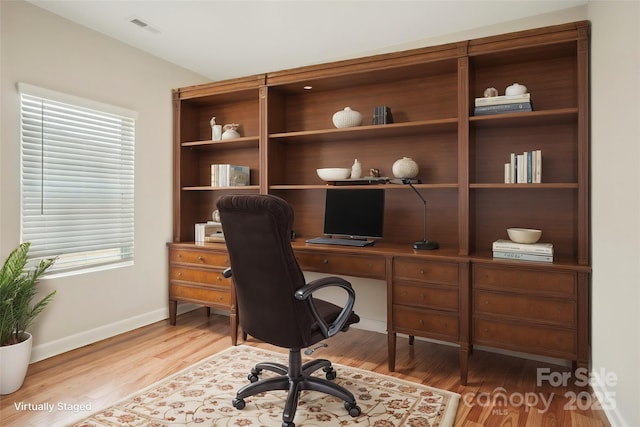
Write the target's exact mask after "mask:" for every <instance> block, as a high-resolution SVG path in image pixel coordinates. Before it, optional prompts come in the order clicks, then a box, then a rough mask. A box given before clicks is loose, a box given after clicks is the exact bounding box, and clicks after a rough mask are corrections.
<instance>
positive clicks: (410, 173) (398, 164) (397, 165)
mask: <svg viewBox="0 0 640 427" xmlns="http://www.w3.org/2000/svg"><path fill="white" fill-rule="evenodd" d="M391 171H392V172H393V176H395V177H396V178H415V177H416V176H418V171H419V168H418V164H417V163H416V162H415V161H414V160H413V159H411V158H410V157H403V158H401V159H398V160H396V161H395V162H394V163H393V166H392V168H391Z"/></svg>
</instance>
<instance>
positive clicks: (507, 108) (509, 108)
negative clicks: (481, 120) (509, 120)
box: [473, 102, 533, 116]
mask: <svg viewBox="0 0 640 427" xmlns="http://www.w3.org/2000/svg"><path fill="white" fill-rule="evenodd" d="M517 111H533V110H532V108H531V104H530V103H529V102H518V103H514V104H498V105H485V106H482V107H475V108H474V110H473V112H474V114H475V115H476V116H481V115H487V114H499V113H512V112H517Z"/></svg>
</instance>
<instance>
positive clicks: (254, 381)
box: [233, 349, 361, 427]
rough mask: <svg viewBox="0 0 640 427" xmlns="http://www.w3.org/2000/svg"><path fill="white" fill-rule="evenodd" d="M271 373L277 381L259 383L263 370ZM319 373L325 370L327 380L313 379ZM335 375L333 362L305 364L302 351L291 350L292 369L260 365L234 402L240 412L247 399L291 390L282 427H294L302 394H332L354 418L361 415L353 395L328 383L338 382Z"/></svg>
mask: <svg viewBox="0 0 640 427" xmlns="http://www.w3.org/2000/svg"><path fill="white" fill-rule="evenodd" d="M264 369H266V370H268V371H272V372H275V373H277V374H279V375H280V376H278V377H275V378H268V379H265V380H260V381H258V375H259V374H260V373H261V372H262V370H264ZM318 369H323V370H324V372H325V373H326V377H327V379H324V378H318V377H313V376H311V374H312V373H313V372H315V371H317V370H318ZM335 377H336V375H335V372H334V370H333V367H332V366H331V362H330V361H328V360H326V359H316V360H312V361H310V362H307V363H305V364H302V355H301V354H300V349H292V350H289V366H286V365H284V364H281V363H272V362H264V363H258V364H257V365H256V366H255V368H254V369H252V370H251V373H250V374H249V381H251V384H248V385H246V386H244V387H242V388H241V389H240V390H238V392H237V394H236V398H235V399H233V406H234V407H235V408H237V409H243V408H244V407H245V401H244V399H245V398H246V397H249V396H254V395H256V394H258V393H263V392H267V391H272V390H288V391H289V394H288V396H287V401H286V404H285V407H284V412H283V414H282V426H283V427H295V424H294V423H293V418H294V417H295V415H296V409H297V408H298V398H299V397H300V392H301V391H303V390H312V391H319V392H321V393H325V394H330V395H332V396H335V397H337V398H339V399H342V400H344V407H345V408H346V409H347V411H349V414H350V415H351V416H352V417H357V416H359V415H360V412H361V411H360V407H359V406H358V405H357V403H356V399H355V398H354V397H353V394H352V393H351V392H350V391H348V390H347V389H345V388H344V387H342V386H340V385H338V384H335V383H332V382H331V381H329V380H332V379H335Z"/></svg>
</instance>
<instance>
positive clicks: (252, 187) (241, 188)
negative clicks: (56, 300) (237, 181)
mask: <svg viewBox="0 0 640 427" xmlns="http://www.w3.org/2000/svg"><path fill="white" fill-rule="evenodd" d="M259 189H260V186H258V185H239V186H228V187H211V186H207V185H202V186H195V187H182V190H183V191H253V190H259Z"/></svg>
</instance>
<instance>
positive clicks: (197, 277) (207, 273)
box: [169, 267, 230, 288]
mask: <svg viewBox="0 0 640 427" xmlns="http://www.w3.org/2000/svg"><path fill="white" fill-rule="evenodd" d="M169 279H170V280H180V281H184V282H195V283H199V284H202V285H204V286H216V287H223V288H229V287H230V282H229V281H230V279H225V277H224V276H223V275H222V270H215V269H204V268H203V269H198V268H186V267H169Z"/></svg>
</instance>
